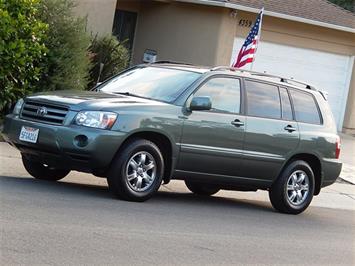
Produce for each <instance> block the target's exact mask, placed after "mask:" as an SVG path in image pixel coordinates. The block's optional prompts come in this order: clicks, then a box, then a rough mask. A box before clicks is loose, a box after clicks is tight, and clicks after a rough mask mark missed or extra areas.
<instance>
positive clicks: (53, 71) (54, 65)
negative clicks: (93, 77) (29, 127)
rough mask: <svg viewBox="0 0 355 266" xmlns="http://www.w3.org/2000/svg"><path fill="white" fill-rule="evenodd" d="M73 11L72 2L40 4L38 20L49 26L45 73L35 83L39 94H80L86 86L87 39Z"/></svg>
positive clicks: (82, 22)
mask: <svg viewBox="0 0 355 266" xmlns="http://www.w3.org/2000/svg"><path fill="white" fill-rule="evenodd" d="M74 7H75V5H74V3H73V1H72V0H42V4H41V16H40V18H41V20H42V21H44V22H46V23H48V25H49V29H48V38H47V39H46V41H45V44H46V46H47V47H48V54H47V57H46V61H45V66H44V67H45V69H46V71H45V73H44V74H43V75H42V77H41V79H40V82H39V87H40V88H41V89H42V90H62V89H80V90H81V89H85V88H86V86H87V83H88V76H89V75H88V73H89V68H90V60H89V57H88V54H87V48H88V47H89V45H90V37H89V36H88V35H87V33H86V31H85V26H86V21H85V18H79V17H76V16H74V15H73V8H74Z"/></svg>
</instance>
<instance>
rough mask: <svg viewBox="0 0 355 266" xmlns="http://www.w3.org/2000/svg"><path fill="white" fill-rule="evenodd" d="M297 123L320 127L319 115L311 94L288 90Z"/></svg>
mask: <svg viewBox="0 0 355 266" xmlns="http://www.w3.org/2000/svg"><path fill="white" fill-rule="evenodd" d="M289 92H290V94H291V98H292V102H293V107H294V110H295V115H296V120H297V121H298V122H303V123H310V124H317V125H320V124H321V122H322V120H321V117H320V115H319V110H318V106H317V103H316V101H315V99H314V97H313V95H312V94H310V93H307V92H302V91H298V90H292V89H290V90H289Z"/></svg>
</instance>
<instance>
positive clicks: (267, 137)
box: [243, 80, 299, 180]
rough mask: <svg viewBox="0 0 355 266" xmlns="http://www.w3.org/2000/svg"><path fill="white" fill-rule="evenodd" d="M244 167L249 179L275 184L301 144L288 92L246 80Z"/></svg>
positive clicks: (272, 85)
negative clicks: (282, 168) (279, 174)
mask: <svg viewBox="0 0 355 266" xmlns="http://www.w3.org/2000/svg"><path fill="white" fill-rule="evenodd" d="M245 91H246V93H245V94H246V115H247V116H246V124H247V127H246V130H245V141H244V155H245V160H246V162H245V167H244V172H243V175H244V176H246V177H248V178H256V179H266V180H272V179H273V178H275V177H276V175H277V174H278V172H279V171H280V168H281V166H282V164H283V163H284V161H285V159H286V158H287V157H288V156H289V155H290V154H291V153H292V151H294V150H295V149H296V148H297V146H298V143H299V130H298V125H297V122H296V121H295V120H294V116H293V110H292V105H291V101H290V97H289V93H288V90H287V89H286V88H282V87H281V88H278V86H276V85H274V84H271V83H262V82H259V81H255V80H245Z"/></svg>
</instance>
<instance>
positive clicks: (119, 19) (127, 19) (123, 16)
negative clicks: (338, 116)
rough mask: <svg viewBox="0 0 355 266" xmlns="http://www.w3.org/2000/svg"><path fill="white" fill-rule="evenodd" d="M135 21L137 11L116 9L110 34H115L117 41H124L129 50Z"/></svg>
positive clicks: (131, 46) (131, 44)
mask: <svg viewBox="0 0 355 266" xmlns="http://www.w3.org/2000/svg"><path fill="white" fill-rule="evenodd" d="M136 23H137V13H135V12H130V11H125V10H119V9H116V13H115V18H114V21H113V28H112V34H113V35H115V36H116V37H117V39H118V40H119V41H121V42H123V41H125V46H126V47H127V49H129V50H130V51H131V50H132V48H133V39H134V32H135V30H136Z"/></svg>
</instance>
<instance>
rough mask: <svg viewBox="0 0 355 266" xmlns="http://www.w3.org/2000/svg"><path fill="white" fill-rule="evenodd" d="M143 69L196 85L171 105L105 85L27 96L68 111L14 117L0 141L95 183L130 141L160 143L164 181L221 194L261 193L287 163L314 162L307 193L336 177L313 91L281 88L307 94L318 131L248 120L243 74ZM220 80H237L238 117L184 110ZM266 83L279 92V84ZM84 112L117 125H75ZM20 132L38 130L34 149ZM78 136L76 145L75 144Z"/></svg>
mask: <svg viewBox="0 0 355 266" xmlns="http://www.w3.org/2000/svg"><path fill="white" fill-rule="evenodd" d="M145 67H155V68H164V69H174V70H176V71H190V72H194V73H196V78H194V79H193V80H191V82H190V83H189V84H187V86H185V87H183V88H182V89H181V90H180V91H179V93H178V94H176V95H175V96H176V97H175V99H174V100H171V101H163V100H155V99H152V98H151V97H146V98H145V97H144V96H145V95H141V96H143V97H136V96H133V95H132V96H131V95H129V94H127V95H125V94H114V93H111V92H103V91H101V90H100V89H101V88H104V87H105V86H106V85H105V82H104V83H103V84H102V85H100V86H99V88H98V89H97V90H96V91H86V92H79V91H55V92H48V93H41V94H37V95H32V96H28V97H27V98H26V99H25V102H34V103H37V104H39V105H38V106H40V105H44V106H46V105H49V106H59V107H63V108H66V109H67V110H68V112H67V113H66V115H65V118H64V120H63V122H62V123H61V124H59V125H58V124H53V123H51V122H43V121H39V120H38V119H36V117H32V118H30V119H28V118H23V116H22V115H21V114H9V115H7V116H6V119H5V125H4V131H3V135H4V138H5V140H6V141H8V142H9V143H10V144H11V145H13V146H15V147H17V148H18V149H19V150H20V151H21V152H22V153H25V154H31V155H33V156H36V157H37V158H38V159H39V160H41V162H43V163H45V164H48V165H53V166H55V167H60V168H66V169H70V170H79V171H84V172H90V173H94V174H95V175H97V176H106V173H107V171H108V169H109V167H110V165H111V162H112V160H113V158H114V157H115V156H116V154H117V153H119V152H120V148H121V147H122V145H123V144H124V143H127V142H128V141H130V140H131V139H132V138H134V137H141V138H145V137H146V138H148V139H153V140H154V141H157V142H160V141H161V142H162V143H164V145H165V146H166V147H163V148H164V149H165V148H166V150H169V151H170V152H169V153H168V154H169V158H165V160H166V161H167V168H168V169H167V170H166V171H165V176H164V181H165V182H169V180H170V179H187V178H191V179H194V180H202V181H204V182H208V183H213V184H218V185H220V186H221V187H222V188H225V189H246V190H249V189H250V190H256V189H268V188H269V187H270V186H271V185H272V184H273V182H274V181H275V180H276V179H277V177H278V176H279V174H280V173H281V171H282V169H283V168H284V167H285V165H287V164H288V163H289V162H290V161H291V160H293V158H304V159H305V160H310V161H312V162H316V163H319V166H320V167H319V169H317V170H316V171H319V173H318V172H317V173H318V174H317V173H316V178H317V179H316V189H315V194H318V193H319V191H320V188H321V187H323V186H326V185H330V184H332V183H333V182H334V181H335V180H336V178H337V177H338V176H339V174H340V171H341V162H340V161H339V159H337V158H336V155H335V150H336V142H337V138H338V136H337V131H336V126H335V124H334V120H333V118H332V114H331V111H330V109H329V106H328V104H327V102H326V100H325V99H324V98H323V96H322V95H321V94H320V93H319V92H318V91H313V90H305V89H301V88H298V87H295V86H293V85H287V87H290V88H293V89H297V90H302V91H307V93H310V94H312V95H313V97H314V98H315V99H316V102H317V104H318V107H319V111H320V114H321V118H322V123H321V124H320V125H316V124H309V123H302V122H298V121H296V120H295V119H292V120H282V119H273V118H264V117H256V116H248V114H247V108H246V93H245V87H244V85H243V84H244V82H243V80H244V79H246V78H248V77H249V76H248V73H244V72H237V71H236V72H231V71H226V70H214V71H211V70H210V69H207V68H206V69H205V68H195V67H189V66H176V65H169V64H156V65H154V66H150V65H149V66H146V65H143V66H139V68H145ZM220 76H223V77H237V78H238V79H240V80H241V81H242V83H241V84H242V86H241V105H240V111H239V112H238V113H223V112H214V111H213V110H197V109H198V106H199V105H200V104H201V106H202V105H204V104H206V103H205V102H203V101H204V100H203V99H202V98H200V99H196V101H197V102H196V103H194V104H196V106H194V108H197V109H194V108H192V109H194V110H191V109H190V104H191V100H192V97H193V94H194V92H195V91H196V90H198V88H199V87H200V86H201V84H204V83H205V82H206V80H208V79H211V78H214V77H220ZM254 79H256V80H262V79H263V78H262V77H259V78H257V77H254ZM108 82H109V81H108ZM268 82H269V81H268ZM106 84H107V82H106ZM273 84H275V85H276V86H285V84H281V82H273ZM128 89H129V88H128ZM151 94H153V93H151ZM225 97H228V95H225ZM199 101H200V102H199ZM212 106H213V101H212ZM202 109H204V108H202ZM205 109H209V108H205ZM86 110H88V111H108V112H113V113H116V114H117V120H116V122H115V123H114V124H113V126H112V128H110V129H97V128H90V127H85V126H79V125H76V124H75V123H74V122H73V121H74V120H75V117H76V115H77V114H78V112H80V111H86ZM23 126H27V127H32V128H35V129H39V136H38V140H37V142H36V143H29V142H24V141H21V140H19V134H20V131H21V128H22V127H23ZM287 126H290V127H292V128H294V129H295V130H294V131H292V132H289V131H287V130H285V127H287ZM81 136H83V137H82V138H83V139H84V140H85V141H84V143H81V142H80V140H81Z"/></svg>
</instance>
